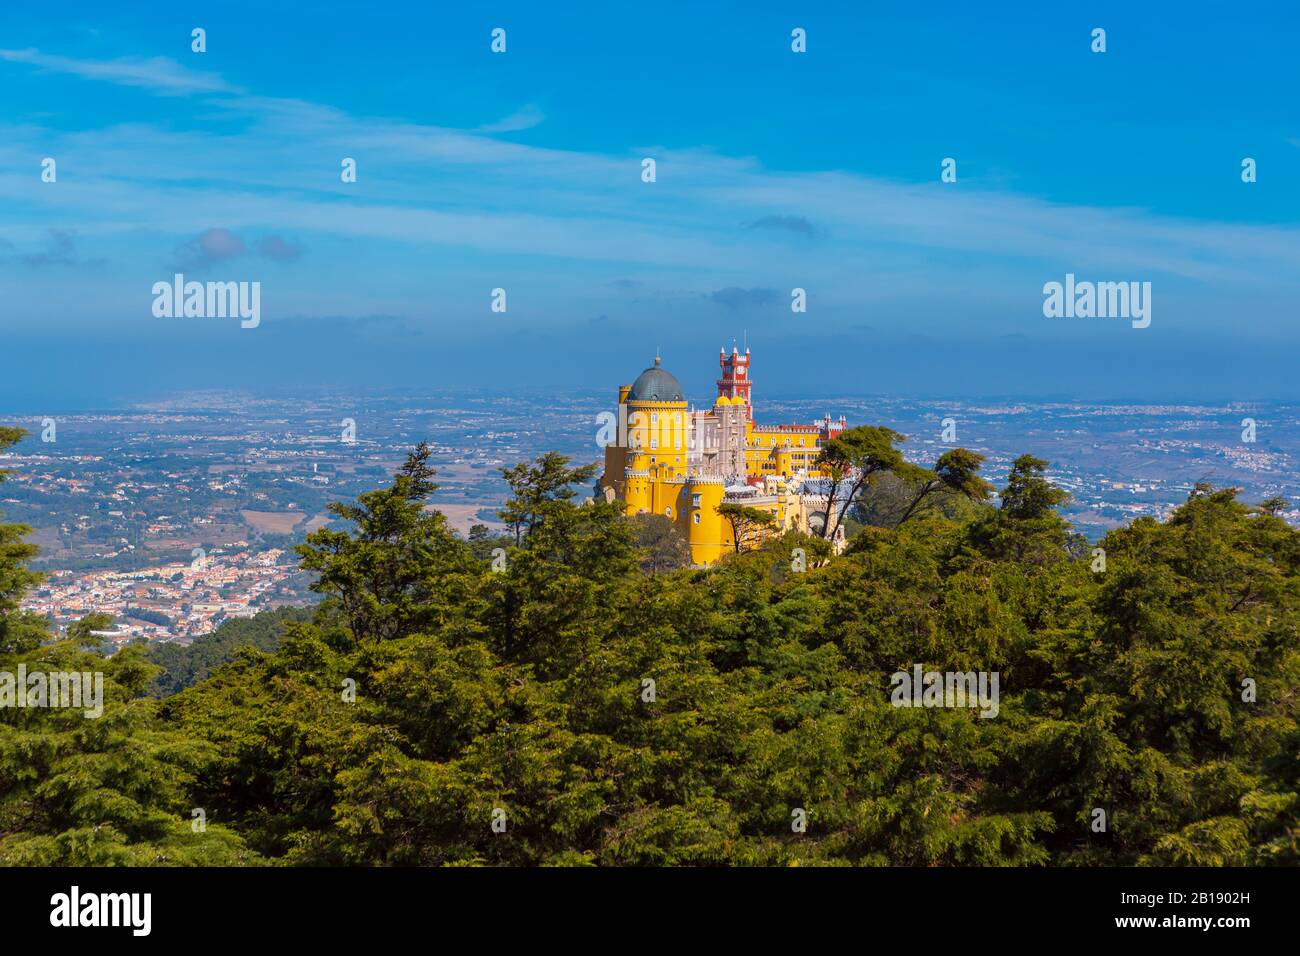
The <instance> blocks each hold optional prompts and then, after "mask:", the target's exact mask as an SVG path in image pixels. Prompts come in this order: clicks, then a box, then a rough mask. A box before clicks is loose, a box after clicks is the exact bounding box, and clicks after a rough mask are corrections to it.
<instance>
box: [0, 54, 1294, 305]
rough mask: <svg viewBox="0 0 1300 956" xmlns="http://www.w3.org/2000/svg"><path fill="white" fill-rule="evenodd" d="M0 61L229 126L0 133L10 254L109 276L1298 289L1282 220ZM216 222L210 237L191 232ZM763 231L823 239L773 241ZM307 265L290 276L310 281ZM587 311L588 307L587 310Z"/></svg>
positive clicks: (835, 288)
mask: <svg viewBox="0 0 1300 956" xmlns="http://www.w3.org/2000/svg"><path fill="white" fill-rule="evenodd" d="M0 59H3V60H7V61H9V62H12V63H17V64H26V65H29V66H31V67H34V68H39V69H46V70H54V69H57V70H60V71H61V72H64V73H68V74H74V75H77V76H81V77H83V78H85V79H87V80H93V81H98V82H110V83H115V84H121V85H127V86H135V87H140V88H142V89H145V90H148V91H149V92H154V93H167V94H169V95H185V96H189V97H192V98H193V99H194V100H195V102H196V104H198V105H199V106H200V107H201V108H202V109H204V110H207V111H208V112H209V113H212V112H215V111H220V113H219V115H220V116H222V117H232V118H235V119H237V120H238V121H239V122H237V123H220V124H213V128H208V127H207V126H205V125H203V124H198V125H195V126H193V127H191V128H188V129H185V128H177V127H176V126H175V124H168V125H165V124H162V123H158V124H153V123H141V122H137V123H132V124H129V125H111V126H104V127H100V128H91V129H68V130H60V129H58V128H35V127H32V126H16V125H8V126H6V125H4V124H2V123H0V170H3V172H0V202H3V203H5V204H6V210H7V213H8V215H7V216H6V222H5V223H3V224H0V240H3V239H6V238H7V239H9V240H13V241H14V242H15V243H16V244H18V245H21V244H22V243H24V242H26V241H27V236H28V235H30V233H31V228H32V225H33V223H36V222H40V223H43V224H51V225H54V226H55V227H57V228H62V229H65V230H66V229H70V228H72V227H74V226H75V228H76V229H77V230H78V235H79V237H80V238H81V239H82V241H83V242H86V243H90V242H94V241H100V242H103V243H104V248H105V249H109V248H111V249H112V252H113V255H114V256H115V258H116V257H118V256H128V255H134V256H136V258H137V260H139V261H142V262H145V263H148V264H150V267H151V268H152V267H154V266H155V265H157V266H162V265H164V264H166V263H167V262H168V256H169V253H173V254H174V251H175V250H176V249H177V247H178V246H179V247H180V248H181V249H182V250H183V254H184V255H189V256H191V257H192V258H191V260H190V261H194V262H205V263H211V262H215V261H221V258H222V255H223V252H222V251H223V250H226V251H230V250H234V251H230V252H229V255H230V256H236V255H243V254H245V253H246V252H247V250H248V249H249V248H253V249H255V250H256V251H257V252H258V253H259V254H260V255H261V256H263V257H265V258H267V259H271V260H275V261H280V262H286V261H290V260H293V259H297V258H299V254H300V252H301V249H302V248H303V244H304V242H305V243H307V244H309V245H310V247H311V249H312V253H313V254H312V260H313V261H312V265H313V266H314V267H315V268H319V269H322V270H328V269H330V268H331V260H330V258H329V255H330V250H331V249H333V250H335V253H336V255H337V258H336V259H335V260H333V263H334V264H337V263H339V262H349V261H352V260H351V259H349V258H347V257H348V256H354V255H355V253H356V251H357V250H358V249H359V248H361V247H360V246H358V245H357V244H358V243H364V244H365V248H367V249H375V250H376V255H375V256H374V257H373V258H372V259H369V260H367V261H368V262H371V263H376V264H377V265H378V267H380V268H388V267H390V265H391V268H392V270H393V273H394V274H396V273H397V272H398V271H400V272H401V273H402V274H403V275H408V274H418V275H420V276H425V275H426V274H427V273H428V272H429V271H430V263H433V266H432V268H433V269H435V270H436V269H439V268H441V269H444V270H445V272H443V273H440V275H442V276H443V279H442V280H440V281H444V282H445V283H447V284H450V283H451V282H452V281H453V280H455V278H456V276H457V274H458V273H457V270H460V269H463V267H464V262H465V260H467V259H468V258H469V257H471V256H478V257H480V261H481V260H491V263H492V265H493V268H497V265H496V264H497V263H506V262H508V263H509V268H510V270H511V273H512V274H513V275H516V276H520V277H523V276H530V277H531V276H536V277H537V278H536V282H537V284H538V285H539V286H541V285H544V284H547V283H550V284H552V285H556V286H558V285H560V284H562V283H564V282H570V283H571V284H572V286H573V287H574V288H584V289H585V288H591V287H592V284H591V280H592V278H593V277H595V280H596V282H597V283H598V284H600V285H601V286H603V287H609V283H610V282H612V281H614V280H615V279H616V278H617V277H619V276H627V275H629V274H630V275H635V276H636V277H637V278H636V281H637V282H638V283H642V284H643V285H644V290H645V295H644V296H642V295H641V293H640V291H638V294H637V296H636V298H638V299H644V300H645V301H647V302H648V301H652V300H653V299H654V297H655V296H659V297H661V298H663V297H674V301H688V300H689V301H693V302H694V303H695V304H696V305H697V306H701V307H707V306H708V305H715V306H721V307H722V308H723V309H724V310H734V309H743V308H759V307H761V308H766V307H769V306H771V305H772V304H773V303H775V302H777V301H778V300H779V301H785V297H786V296H787V295H788V291H789V288H790V287H792V286H795V285H800V286H805V287H813V286H815V288H816V290H817V301H818V302H821V303H826V302H832V301H838V302H840V303H843V304H844V305H845V307H846V308H854V309H857V310H859V311H861V309H862V307H863V306H864V304H867V303H876V302H879V301H880V300H881V299H882V298H890V299H893V300H895V301H896V300H900V299H904V298H907V297H909V296H911V297H913V298H915V297H918V296H930V297H933V298H939V297H945V296H946V297H947V298H948V299H949V301H951V299H952V296H953V295H960V296H962V297H963V299H962V301H980V302H983V303H997V304H1001V303H1006V302H1008V301H1012V302H1015V303H1028V304H1029V305H1030V306H1031V307H1032V306H1033V303H1034V300H1035V298H1037V297H1038V294H1039V293H1038V290H1039V289H1040V288H1041V285H1042V283H1043V282H1044V281H1046V280H1047V279H1053V278H1055V279H1059V278H1060V276H1061V275H1062V274H1063V273H1064V272H1065V271H1067V270H1069V271H1074V272H1077V273H1087V272H1091V273H1093V274H1094V275H1097V276H1098V277H1099V278H1106V279H1117V280H1119V279H1130V278H1131V279H1138V278H1146V277H1149V276H1155V275H1158V276H1161V277H1166V278H1169V277H1172V278H1173V279H1175V280H1177V281H1179V282H1181V283H1183V284H1184V287H1185V288H1189V289H1193V290H1206V289H1209V288H1210V287H1211V286H1213V285H1217V286H1219V289H1218V290H1217V291H1216V292H1215V294H1216V295H1218V297H1219V298H1218V302H1217V304H1215V303H1210V304H1209V305H1207V306H1206V311H1207V314H1208V312H1210V311H1214V310H1216V309H1217V312H1218V314H1220V315H1221V314H1222V313H1223V310H1224V308H1226V307H1227V306H1226V305H1225V303H1226V304H1229V305H1231V307H1232V308H1234V309H1236V308H1239V307H1240V304H1241V303H1242V302H1243V301H1245V297H1246V296H1247V295H1263V294H1267V295H1269V296H1272V297H1274V298H1276V299H1277V300H1278V301H1286V300H1287V299H1288V297H1289V296H1290V294H1291V293H1293V292H1294V291H1295V286H1296V285H1297V282H1300V278H1298V277H1300V230H1297V229H1295V228H1293V227H1288V226H1284V225H1242V224H1237V223H1224V222H1215V221H1205V220H1190V219H1180V218H1176V217H1171V216H1162V215H1157V214H1154V213H1151V212H1149V211H1147V210H1142V209H1123V208H1106V207H1091V206H1084V205H1069V204H1061V203H1053V202H1048V201H1045V200H1042V199H1039V198H1035V197H1032V196H1027V195H1023V194H1016V193H1011V192H1005V191H995V190H988V189H979V188H975V187H974V186H973V185H967V184H962V185H960V186H955V185H942V184H939V183H938V182H928V183H924V184H915V183H902V182H897V181H892V180H888V179H884V178H879V177H872V176H867V175H861V174H857V173H850V172H781V171H774V170H770V169H767V168H765V167H764V166H763V165H762V164H761V163H760V162H758V161H757V160H755V159H752V158H746V157H734V156H727V155H722V154H719V153H717V152H714V151H710V150H706V149H687V150H682V149H663V148H658V149H654V150H653V151H646V150H644V149H642V148H638V149H635V150H631V149H630V150H628V152H627V153H624V154H618V153H592V152H578V151H572V150H562V149H552V148H546V147H540V146H529V145H524V144H521V143H517V142H511V141H509V140H506V139H503V138H500V137H498V136H495V135H492V134H493V133H496V132H506V131H511V130H519V129H525V128H529V126H535V125H536V123H538V122H541V121H542V119H543V118H544V117H543V116H542V114H541V111H540V110H538V109H537V108H536V107H534V106H526V107H524V108H522V109H520V110H519V111H517V112H516V113H514V114H512V115H511V116H508V117H505V118H503V119H501V120H499V121H497V122H495V123H492V124H489V125H488V126H486V127H482V128H480V129H478V130H462V129H451V128H446V127H438V126H430V125H425V124H417V123H408V122H400V121H394V120H389V119H381V118H376V117H369V116H359V115H354V114H351V113H348V112H345V111H343V110H340V109H337V108H335V107H333V106H330V105H327V104H321V103H313V102H310V101H304V100H297V99H291V98H277V97H268V96H262V95H254V94H252V93H249V92H246V91H243V90H240V89H239V88H237V87H234V86H232V85H230V84H228V83H226V82H225V81H224V80H223V79H221V78H220V77H219V76H216V75H215V74H205V73H198V72H196V71H192V70H189V69H187V68H185V67H183V66H181V65H180V64H178V63H176V62H175V61H170V60H162V59H157V58H155V59H149V60H138V59H135V60H132V59H117V60H107V61H87V60H74V59H70V58H64V57H55V56H50V55H46V54H42V53H38V52H37V51H21V50H20V51H12V50H11V51H0ZM32 155H36V156H41V155H56V156H60V157H63V156H68V157H75V164H72V163H64V162H63V161H62V160H61V162H60V179H59V183H58V184H57V185H54V184H45V185H43V184H41V183H40V182H39V180H38V178H37V177H36V176H35V175H32V174H22V173H20V172H16V171H19V170H22V169H23V165H24V164H29V165H30V163H31V156H32ZM644 155H654V156H655V157H656V159H657V161H658V168H659V180H658V182H656V183H653V184H646V183H643V182H641V181H640V176H639V173H640V157H641V156H644ZM345 156H347V157H353V158H355V159H356V161H357V165H358V182H357V183H355V184H344V183H342V182H341V181H340V179H339V161H340V159H341V158H342V157H345ZM24 217H25V218H24ZM213 222H220V223H223V224H225V225H224V226H223V229H222V230H221V231H218V230H208V232H207V233H204V234H202V235H199V236H196V234H195V232H194V230H195V229H196V228H200V227H201V226H202V225H204V224H207V223H213ZM737 223H740V224H743V225H742V226H741V227H740V228H737V225H736V224H737ZM222 231H224V233H226V235H221V234H220V233H221V232H222ZM778 235H784V236H788V237H791V238H794V239H806V238H810V237H816V238H817V239H818V240H819V241H818V242H815V243H813V242H790V241H787V242H776V241H773V238H774V237H775V236H778ZM203 236H208V239H207V246H205V244H204V240H203ZM241 236H242V237H245V238H241ZM259 236H260V237H262V238H260V239H258V238H257V237H259ZM285 236H291V237H293V239H292V241H291V240H289V239H287V238H283V237H285ZM250 237H251V238H250ZM127 238H129V240H130V241H129V243H128V242H127V241H125V240H126V239H127ZM110 240H111V245H110ZM223 242H224V243H225V245H222V243H223ZM380 246H382V247H383V248H382V251H380V250H379V247H380ZM430 250H437V253H436V255H434V256H432V257H431V256H430V255H429V253H430ZM451 256H457V257H460V258H459V260H458V261H457V262H456V264H454V265H440V263H445V262H448V261H449V258H450V257H451ZM936 262H938V263H942V264H943V265H942V266H936V265H935V263H936ZM303 265H304V268H300V269H296V270H294V271H295V272H298V273H306V272H307V271H308V270H307V269H306V268H305V266H306V263H304V264H303ZM448 277H450V278H448ZM367 279H369V276H367ZM347 281H350V280H349V279H346V278H344V277H342V276H341V275H340V272H339V270H337V269H335V270H334V272H333V273H331V274H330V283H329V284H330V285H331V288H332V289H334V288H338V289H341V288H343V287H344V285H345V284H346V282H347ZM352 281H355V282H356V291H355V294H356V296H357V298H359V299H360V298H366V297H373V292H372V291H370V290H371V288H372V286H371V285H370V284H369V283H368V282H366V281H362V280H352ZM412 281H414V280H412ZM520 281H523V279H522V278H521V279H520ZM787 283H788V284H787ZM321 284H322V283H320V282H319V281H318V282H317V286H320V285H321ZM620 288H621V287H620ZM1162 288H1163V287H1162ZM426 292H427V290H426ZM832 293H833V294H832ZM317 294H319V295H321V296H322V297H324V293H317ZM584 294H585V293H584ZM622 298H623V299H630V298H633V297H632V296H627V295H626V294H624V295H623V296H622ZM412 301H413V300H411V299H403V298H401V297H400V296H399V295H398V294H396V293H394V294H393V297H392V298H391V299H387V300H385V301H384V302H383V303H382V304H381V307H382V308H384V309H386V310H389V311H393V312H397V311H401V310H402V309H404V308H412V309H413V308H416V307H418V306H413V305H412V304H411V303H412ZM515 301H517V300H516V299H515V298H514V297H513V296H512V310H513V304H514V302H515ZM1165 301H1168V300H1167V299H1166V300H1165ZM334 307H341V305H336V306H334ZM585 307H587V306H586V305H585V304H584V308H585ZM604 307H605V306H604V304H602V303H592V304H591V306H590V310H589V312H588V313H587V314H591V313H592V312H599V310H600V309H601V308H604ZM304 308H305V306H304ZM1157 321H1159V320H1157Z"/></svg>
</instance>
